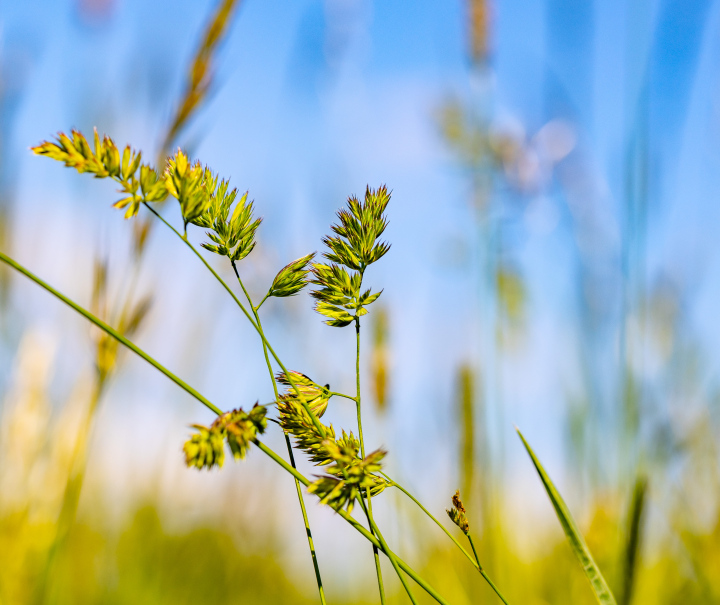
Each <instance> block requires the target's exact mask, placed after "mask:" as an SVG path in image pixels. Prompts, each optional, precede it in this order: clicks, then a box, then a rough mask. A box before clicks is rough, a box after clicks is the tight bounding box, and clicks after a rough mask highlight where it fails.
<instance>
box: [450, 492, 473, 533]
mask: <svg viewBox="0 0 720 605" xmlns="http://www.w3.org/2000/svg"><path fill="white" fill-rule="evenodd" d="M452 503H453V506H452V508H450V509H445V510H446V512H447V514H448V517H450V520H451V521H452V522H453V523H454V524H455V525H457V526H458V527H459V528H460V529H461V530H462V532H463V533H464V534H465V535H467V534H468V533H470V523H469V522H468V520H467V516H466V512H467V511H466V510H465V506H463V503H462V500H461V499H460V490H457V491H456V492H455V494H454V495H453V497H452Z"/></svg>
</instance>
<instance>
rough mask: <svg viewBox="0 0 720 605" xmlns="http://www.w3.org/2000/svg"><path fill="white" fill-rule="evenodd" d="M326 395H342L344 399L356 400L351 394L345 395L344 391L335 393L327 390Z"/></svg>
mask: <svg viewBox="0 0 720 605" xmlns="http://www.w3.org/2000/svg"><path fill="white" fill-rule="evenodd" d="M328 395H329V396H330V397H343V398H344V399H349V400H350V401H357V400H356V399H355V397H353V396H352V395H345V394H344V393H336V392H335V391H328Z"/></svg>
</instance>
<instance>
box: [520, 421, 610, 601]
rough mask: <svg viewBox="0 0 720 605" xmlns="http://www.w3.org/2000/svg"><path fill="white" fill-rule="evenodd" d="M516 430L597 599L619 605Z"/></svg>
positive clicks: (545, 473)
mask: <svg viewBox="0 0 720 605" xmlns="http://www.w3.org/2000/svg"><path fill="white" fill-rule="evenodd" d="M515 430H516V431H517V434H518V435H519V436H520V439H521V440H522V442H523V445H524V446H525V449H526V450H527V453H528V454H529V455H530V459H531V460H532V463H533V464H534V465H535V469H536V470H537V472H538V475H540V480H541V481H542V482H543V485H544V486H545V491H546V492H547V494H548V497H549V498H550V501H551V502H552V505H553V508H554V509H555V513H556V514H557V517H558V520H559V521H560V525H562V528H563V531H564V532H565V535H566V536H567V539H568V542H570V547H571V548H572V550H573V552H574V553H575V556H576V557H577V559H578V561H579V562H580V565H581V566H582V568H583V571H584V572H585V575H586V576H587V578H588V580H590V585H591V586H592V589H593V592H594V593H595V598H596V599H597V601H598V603H600V604H601V605H617V602H616V601H615V597H614V596H613V594H612V591H611V590H610V587H609V586H608V584H607V582H606V581H605V578H604V577H603V575H602V572H601V571H600V568H599V567H598V565H597V563H595V560H594V559H593V556H592V553H591V552H590V549H589V548H588V545H587V544H586V543H585V539H584V538H583V536H582V534H581V533H580V530H579V529H578V527H577V525H576V523H575V520H574V519H573V517H572V515H571V514H570V510H569V509H568V507H567V505H566V504H565V501H564V500H563V499H562V496H561V495H560V492H558V490H557V488H556V487H555V485H554V484H553V482H552V480H551V479H550V476H549V475H548V474H547V472H546V471H545V469H544V468H543V466H542V464H540V461H539V460H538V458H537V456H535V452H533V450H532V448H531V447H530V444H529V443H528V442H527V441H526V440H525V437H523V435H522V433H521V432H520V430H519V429H517V428H516V429H515Z"/></svg>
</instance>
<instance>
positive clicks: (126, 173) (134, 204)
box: [32, 130, 167, 218]
mask: <svg viewBox="0 0 720 605" xmlns="http://www.w3.org/2000/svg"><path fill="white" fill-rule="evenodd" d="M71 135H72V136H71V137H69V136H67V135H66V134H65V133H63V132H59V133H58V134H57V137H56V141H57V142H55V143H52V142H50V141H44V142H43V143H41V144H40V145H38V146H36V147H32V151H33V153H35V154H37V155H43V156H46V157H49V158H50V159H53V160H57V161H59V162H63V163H64V164H65V166H68V167H69V168H75V169H76V170H77V171H78V172H79V173H84V172H87V173H90V174H93V175H95V178H98V179H104V178H108V177H109V178H112V179H113V180H114V181H116V182H117V183H119V184H120V187H121V189H120V192H121V193H123V194H125V197H124V198H122V199H120V200H118V201H117V202H115V203H114V204H113V207H114V208H127V209H126V211H125V218H131V217H133V216H135V215H136V214H137V212H138V210H139V208H140V204H141V203H142V202H143V201H153V202H154V201H160V200H163V199H165V197H167V192H166V191H165V189H164V187H162V186H157V187H156V186H154V185H155V182H153V183H150V182H149V181H148V180H147V179H148V177H149V174H148V173H147V169H146V177H145V178H146V188H147V189H148V192H149V193H150V197H145V195H144V193H145V191H144V190H143V191H142V193H138V189H139V188H140V186H141V183H142V180H143V179H142V171H141V178H140V180H138V178H137V174H136V173H137V171H138V168H140V161H141V159H142V154H141V153H140V152H139V151H138V152H135V151H133V150H132V149H131V148H130V146H129V145H127V146H126V147H125V149H124V150H123V153H122V156H121V155H120V151H119V150H118V148H117V145H115V142H114V141H113V140H112V139H111V138H110V137H108V136H104V137H103V139H102V141H101V140H100V136H99V135H98V132H97V130H95V131H94V149H92V148H91V147H90V144H89V143H88V141H87V139H86V138H85V136H84V135H83V134H82V133H81V132H79V131H77V130H73V131H71ZM155 180H157V179H155ZM150 189H152V191H150Z"/></svg>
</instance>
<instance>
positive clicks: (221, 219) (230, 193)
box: [194, 180, 262, 262]
mask: <svg viewBox="0 0 720 605" xmlns="http://www.w3.org/2000/svg"><path fill="white" fill-rule="evenodd" d="M228 189H229V182H228V181H226V180H221V181H220V183H219V184H218V186H217V188H216V189H215V190H214V191H213V192H212V195H211V196H210V202H209V204H208V206H207V207H206V209H205V212H204V213H203V214H202V215H201V216H199V217H198V218H197V219H196V220H195V222H194V224H196V225H198V226H199V227H205V228H206V229H209V230H210V231H208V232H207V236H208V237H209V238H210V240H211V242H212V243H207V242H206V243H203V244H201V245H202V247H203V248H205V249H206V250H209V251H210V252H214V253H215V254H219V255H220V256H227V257H228V258H229V259H230V260H231V261H233V262H237V261H241V260H242V259H244V258H245V257H246V256H247V255H248V254H250V252H252V251H253V248H255V232H256V231H257V229H258V227H259V226H260V223H261V222H262V219H261V218H258V219H253V202H252V201H250V202H248V201H247V198H248V194H247V192H245V193H244V194H243V195H242V196H241V197H240V199H239V200H238V201H237V203H236V202H235V200H236V198H237V194H238V191H237V189H231V190H228ZM233 204H235V207H234V209H233V212H232V215H231V214H230V209H231V208H232V206H233Z"/></svg>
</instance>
